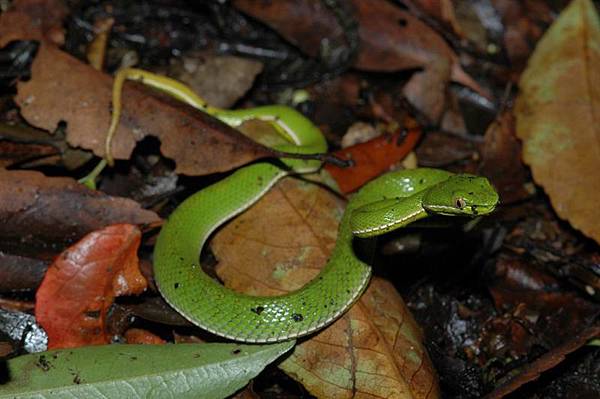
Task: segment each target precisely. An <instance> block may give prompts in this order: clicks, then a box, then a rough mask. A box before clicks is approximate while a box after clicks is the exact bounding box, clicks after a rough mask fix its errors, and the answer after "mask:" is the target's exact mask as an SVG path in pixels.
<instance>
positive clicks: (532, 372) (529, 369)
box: [485, 325, 600, 399]
mask: <svg viewBox="0 0 600 399" xmlns="http://www.w3.org/2000/svg"><path fill="white" fill-rule="evenodd" d="M597 337H600V325H592V326H590V327H588V328H586V329H584V330H583V331H581V332H580V333H579V334H577V335H575V336H573V338H570V339H568V340H566V341H565V342H564V343H563V344H561V345H559V346H557V347H556V348H554V349H553V350H551V351H549V352H547V353H545V354H544V355H543V356H541V357H540V358H538V359H537V360H536V361H534V362H532V363H529V364H527V365H526V366H525V367H523V369H522V370H521V371H520V372H519V374H517V375H516V376H514V377H513V378H511V379H510V380H509V381H507V382H505V383H504V384H502V385H501V386H499V387H497V388H496V389H494V391H493V392H491V393H489V394H488V395H486V396H485V399H500V398H504V397H506V396H507V395H509V394H510V393H511V392H514V391H516V390H517V389H518V388H519V387H521V386H522V385H524V384H526V383H528V382H530V381H533V380H536V379H537V378H539V376H540V374H541V373H543V372H544V371H546V370H551V369H552V368H554V367H555V366H556V365H558V364H560V363H561V362H562V361H563V360H564V359H565V357H566V356H567V355H568V354H569V353H572V352H574V351H576V350H577V349H579V348H581V347H582V346H584V345H585V344H586V343H587V342H588V341H589V340H590V339H592V338H597Z"/></svg>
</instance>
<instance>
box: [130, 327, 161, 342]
mask: <svg viewBox="0 0 600 399" xmlns="http://www.w3.org/2000/svg"><path fill="white" fill-rule="evenodd" d="M125 340H126V341H127V343H128V344H145V345H162V344H166V343H167V341H165V340H164V339H162V338H161V337H159V336H158V335H156V334H153V333H151V332H150V331H147V330H143V329H141V328H130V329H129V330H127V331H125Z"/></svg>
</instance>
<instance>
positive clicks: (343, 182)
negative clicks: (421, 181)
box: [325, 129, 421, 194]
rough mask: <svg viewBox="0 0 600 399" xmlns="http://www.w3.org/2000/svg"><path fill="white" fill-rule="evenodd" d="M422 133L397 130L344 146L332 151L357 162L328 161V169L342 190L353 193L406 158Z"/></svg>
mask: <svg viewBox="0 0 600 399" xmlns="http://www.w3.org/2000/svg"><path fill="white" fill-rule="evenodd" d="M420 137H421V130H420V129H412V130H409V131H408V132H401V131H398V132H396V133H394V134H391V135H382V136H379V137H376V138H374V139H372V140H369V141H367V142H365V143H360V144H356V145H354V146H352V147H348V148H344V149H342V150H339V151H336V152H334V153H333V154H334V155H335V156H337V157H339V158H341V159H351V160H353V161H354V165H353V166H351V167H348V168H340V167H339V166H335V165H329V164H327V165H325V170H326V171H327V172H329V174H330V175H331V176H332V177H333V178H334V180H335V181H336V182H337V184H338V187H339V188H340V191H341V192H342V193H344V194H347V193H350V192H352V191H355V190H357V189H358V188H360V187H361V186H362V185H364V184H365V183H367V182H368V181H369V180H372V179H374V178H375V177H377V176H379V175H380V174H382V173H384V172H386V171H388V170H389V169H390V167H391V166H392V165H394V164H395V163H397V162H400V161H401V160H402V159H404V157H405V156H406V155H408V153H409V152H411V151H412V150H413V148H414V147H415V145H416V144H417V142H418V141H419V138H420Z"/></svg>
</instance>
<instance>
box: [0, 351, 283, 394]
mask: <svg viewBox="0 0 600 399" xmlns="http://www.w3.org/2000/svg"><path fill="white" fill-rule="evenodd" d="M293 345H294V341H291V342H283V343H280V344H273V345H240V344H178V345H105V346H87V347H82V348H76V349H59V350H53V351H48V352H41V353H36V354H30V355H25V356H20V357H17V358H14V359H10V360H8V361H7V362H6V369H7V370H6V371H7V372H8V381H7V382H6V383H5V384H2V383H0V398H34V397H35V398H44V399H45V398H70V399H73V398H103V399H105V398H200V397H201V398H223V397H226V396H229V395H231V394H232V393H234V392H235V391H237V390H238V389H240V388H241V387H243V386H244V385H246V384H247V383H248V380H250V379H251V378H253V377H255V376H256V375H257V374H258V373H259V372H260V371H262V369H263V368H264V367H265V366H266V365H268V364H269V363H271V362H272V361H274V360H275V359H277V358H278V357H279V356H281V355H282V354H283V353H285V352H287V351H288V350H289V349H290V348H291V347H292V346H293ZM4 368H5V367H3V365H2V364H0V381H3V380H5V378H4V374H5V371H4V370H3V369H4Z"/></svg>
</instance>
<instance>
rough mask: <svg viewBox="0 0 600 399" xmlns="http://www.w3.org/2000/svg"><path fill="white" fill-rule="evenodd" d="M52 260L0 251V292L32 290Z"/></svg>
mask: <svg viewBox="0 0 600 399" xmlns="http://www.w3.org/2000/svg"><path fill="white" fill-rule="evenodd" d="M49 263H50V262H48V261H44V260H41V259H34V258H29V257H25V256H19V255H11V254H7V253H4V252H2V251H0V292H18V291H22V290H32V289H35V288H37V286H38V285H39V284H40V282H41V281H42V278H43V277H44V273H46V269H47V268H48V264H49Z"/></svg>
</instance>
